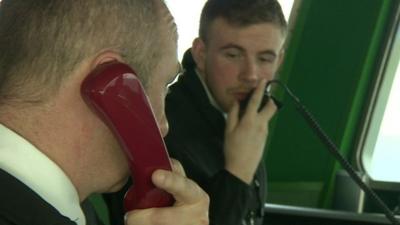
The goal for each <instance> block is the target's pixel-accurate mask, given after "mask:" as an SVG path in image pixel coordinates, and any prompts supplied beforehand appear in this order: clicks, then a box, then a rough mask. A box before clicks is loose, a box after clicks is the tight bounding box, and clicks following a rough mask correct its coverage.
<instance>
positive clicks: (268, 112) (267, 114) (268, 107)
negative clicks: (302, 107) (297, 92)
mask: <svg viewBox="0 0 400 225" xmlns="http://www.w3.org/2000/svg"><path fill="white" fill-rule="evenodd" d="M277 109H278V107H277V106H276V105H275V103H274V101H273V100H272V98H270V99H268V102H267V104H265V106H264V107H263V108H262V110H261V111H260V115H261V116H262V117H263V118H265V119H266V120H267V121H269V120H270V119H271V118H272V117H273V116H274V115H275V112H276V110H277Z"/></svg>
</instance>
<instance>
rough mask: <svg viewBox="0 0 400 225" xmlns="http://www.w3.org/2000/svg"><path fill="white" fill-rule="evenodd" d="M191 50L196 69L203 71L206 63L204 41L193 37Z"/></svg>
mask: <svg viewBox="0 0 400 225" xmlns="http://www.w3.org/2000/svg"><path fill="white" fill-rule="evenodd" d="M191 51H192V56H193V59H194V61H195V62H196V66H197V69H198V70H199V71H200V72H202V73H203V72H204V70H205V64H206V45H205V43H204V41H203V40H202V39H201V38H196V39H194V41H193V44H192V49H191Z"/></svg>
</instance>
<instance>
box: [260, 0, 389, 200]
mask: <svg viewBox="0 0 400 225" xmlns="http://www.w3.org/2000/svg"><path fill="white" fill-rule="evenodd" d="M392 2H393V1H390V0H387V1H382V0H368V1H365V0H335V1H332V0H303V1H302V5H301V6H300V9H299V17H298V18H297V22H296V24H295V29H294V31H293V32H294V33H293V34H292V37H291V40H290V44H289V46H288V50H287V56H286V59H285V62H284V65H283V68H282V70H281V79H282V80H284V81H285V82H286V83H287V84H288V86H289V87H290V88H291V89H292V91H293V92H294V93H295V94H296V95H297V96H298V97H299V98H300V99H301V100H302V102H303V104H305V105H306V107H307V108H308V109H309V110H310V111H311V112H312V113H313V114H314V116H315V117H316V118H317V120H318V121H319V122H320V124H321V126H322V127H323V128H324V130H325V131H326V132H327V134H328V135H329V136H330V137H332V139H333V141H334V142H335V143H336V144H337V145H338V146H339V147H341V148H343V153H344V154H345V155H347V153H348V152H349V150H350V149H351V148H352V144H353V140H354V138H355V134H356V128H357V126H358V123H359V122H360V119H361V116H360V113H361V109H362V107H363V105H364V104H365V101H366V96H367V94H368V93H367V90H368V89H367V88H368V86H369V84H370V81H371V77H372V76H373V71H374V68H375V66H376V65H375V59H376V57H377V52H378V50H379V48H380V47H381V46H380V45H379V44H380V43H381V40H382V34H383V33H384V29H383V28H384V25H385V24H386V18H387V17H388V14H389V13H388V11H389V10H388V9H389V6H390V5H391V3H392ZM283 101H284V104H285V107H284V108H283V109H282V110H281V111H280V112H279V113H278V115H277V117H276V118H275V122H276V123H275V124H274V127H273V130H272V131H271V134H270V138H269V143H268V145H267V149H268V153H267V156H266V157H267V168H268V173H269V178H268V179H269V181H270V182H272V183H274V182H316V183H318V182H323V183H324V184H325V187H324V189H323V190H324V191H323V192H321V194H322V197H324V198H326V197H327V196H328V197H329V194H328V195H327V193H329V192H330V189H329V187H330V186H331V184H332V182H333V180H332V179H331V178H332V177H333V175H334V168H335V161H334V159H333V158H332V156H331V155H330V154H329V153H328V152H327V151H326V149H325V147H324V146H323V145H322V144H321V143H320V141H319V140H318V139H317V137H316V136H315V135H314V134H313V132H312V131H311V129H310V128H308V125H307V124H306V123H305V122H304V120H303V119H302V118H301V116H300V115H299V114H298V113H297V112H296V111H295V109H294V107H293V104H291V101H290V100H289V99H288V98H287V96H283ZM299 189H302V187H301V186H299ZM322 200H323V199H320V201H322ZM307 204H308V203H307V202H305V203H304V204H303V205H307ZM317 205H318V204H317ZM317 205H316V206H317Z"/></svg>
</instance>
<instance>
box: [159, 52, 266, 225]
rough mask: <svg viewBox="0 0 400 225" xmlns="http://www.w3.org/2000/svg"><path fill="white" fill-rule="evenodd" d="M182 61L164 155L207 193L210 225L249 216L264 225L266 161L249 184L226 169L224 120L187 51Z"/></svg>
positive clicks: (235, 223)
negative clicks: (180, 165) (180, 164)
mask: <svg viewBox="0 0 400 225" xmlns="http://www.w3.org/2000/svg"><path fill="white" fill-rule="evenodd" d="M182 63H183V66H184V68H185V73H184V74H183V75H182V76H181V77H180V78H179V80H178V81H177V83H175V84H174V85H173V86H172V87H171V88H170V94H169V95H168V96H167V99H166V114H167V118H168V121H169V125H170V129H169V133H168V135H167V137H166V144H167V147H168V151H169V153H170V155H171V157H174V158H176V159H178V160H179V161H180V162H181V163H182V165H183V167H184V169H185V171H186V174H187V176H188V177H189V178H191V179H193V180H194V181H196V182H197V183H198V184H199V185H200V186H201V187H202V188H203V189H204V190H205V191H206V192H207V193H208V194H209V195H210V199H211V204H210V223H211V224H218V225H239V224H242V220H247V223H250V221H249V220H250V219H249V218H248V217H256V218H257V219H256V222H255V224H262V221H261V220H262V219H260V218H261V217H262V215H263V211H262V208H263V203H264V200H265V195H266V193H265V192H266V191H265V186H266V185H265V180H266V175H265V166H264V162H261V163H260V166H259V168H258V170H257V172H256V175H255V182H253V184H252V185H250V186H249V185H247V184H246V183H244V182H242V181H241V180H240V179H238V178H237V177H235V176H234V175H232V174H230V173H229V172H228V171H226V170H225V169H224V164H225V163H224V155H223V142H224V129H225V119H224V118H223V115H222V113H221V112H219V111H218V110H217V109H216V108H215V107H213V106H212V105H211V104H210V102H209V99H208V97H207V94H206V92H205V90H204V88H203V86H202V84H201V82H200V80H199V78H198V76H197V75H196V73H195V70H194V68H195V63H194V61H193V59H192V56H191V54H190V52H189V51H187V52H186V53H185V56H184V59H183V62H182ZM243 166H245V165H243Z"/></svg>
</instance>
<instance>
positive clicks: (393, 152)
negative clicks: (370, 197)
mask: <svg viewBox="0 0 400 225" xmlns="http://www.w3.org/2000/svg"><path fill="white" fill-rule="evenodd" d="M395 29H396V31H395V32H394V35H393V39H392V42H391V43H389V45H390V50H389V54H388V61H387V62H386V66H385V69H384V73H383V77H382V82H381V85H380V87H379V89H378V92H377V95H376V103H375V104H374V106H373V108H372V110H371V112H372V114H371V117H370V120H369V123H368V130H366V137H365V142H364V145H363V146H362V149H363V152H362V153H361V154H362V156H361V164H362V166H363V168H364V170H365V171H366V172H367V173H368V175H369V176H370V177H371V178H372V179H373V180H374V181H378V182H381V181H384V182H396V183H399V182H400V173H399V171H400V89H399V87H400V26H399V23H397V25H396V26H395Z"/></svg>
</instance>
